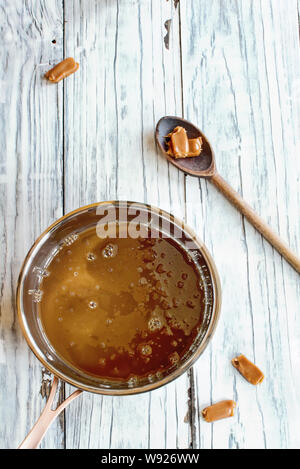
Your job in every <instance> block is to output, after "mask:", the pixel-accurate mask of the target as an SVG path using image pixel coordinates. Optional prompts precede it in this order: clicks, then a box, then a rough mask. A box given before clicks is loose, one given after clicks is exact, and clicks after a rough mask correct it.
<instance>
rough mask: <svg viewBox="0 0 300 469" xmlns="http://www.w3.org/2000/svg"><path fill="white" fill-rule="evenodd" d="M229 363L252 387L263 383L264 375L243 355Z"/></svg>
mask: <svg viewBox="0 0 300 469" xmlns="http://www.w3.org/2000/svg"><path fill="white" fill-rule="evenodd" d="M231 363H232V365H233V366H234V368H236V369H237V370H238V371H239V372H240V374H241V375H242V376H243V377H244V378H245V379H246V380H247V381H248V382H249V383H251V384H254V386H256V385H257V384H259V383H262V382H263V380H264V374H263V373H262V371H261V370H260V369H259V368H257V366H256V365H254V363H252V362H250V360H248V358H246V357H245V356H244V355H239V356H238V357H236V358H234V359H233V360H231Z"/></svg>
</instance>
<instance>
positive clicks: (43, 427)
mask: <svg viewBox="0 0 300 469" xmlns="http://www.w3.org/2000/svg"><path fill="white" fill-rule="evenodd" d="M57 384H58V379H57V378H56V377H54V379H53V382H52V386H51V391H50V395H49V398H48V401H47V403H46V406H45V408H44V410H43V412H42V413H41V415H40V417H39V419H38V420H37V422H36V423H35V425H34V427H33V428H32V429H31V431H30V432H29V433H28V435H27V436H26V438H25V440H24V441H23V442H22V443H21V444H20V446H19V447H18V449H36V448H37V447H38V445H39V444H40V442H41V441H42V439H43V438H44V435H45V434H46V432H47V430H48V428H49V427H50V425H51V423H52V422H53V420H55V419H56V417H57V416H58V415H59V414H60V413H61V412H62V411H63V410H64V409H65V408H66V407H67V406H68V405H69V404H70V402H72V401H73V400H74V399H76V397H77V396H79V395H80V394H81V393H82V391H80V390H79V389H77V391H74V392H73V394H71V395H70V396H69V397H68V398H67V399H66V400H65V401H63V402H62V403H61V404H60V405H59V406H58V407H57V409H55V410H52V409H51V407H52V404H53V401H54V397H55V392H56V389H57Z"/></svg>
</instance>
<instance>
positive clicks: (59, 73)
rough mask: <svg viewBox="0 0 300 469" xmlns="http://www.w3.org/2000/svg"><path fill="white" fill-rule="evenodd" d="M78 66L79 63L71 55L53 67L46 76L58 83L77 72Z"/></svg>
mask: <svg viewBox="0 0 300 469" xmlns="http://www.w3.org/2000/svg"><path fill="white" fill-rule="evenodd" d="M78 68H79V64H78V63H77V62H75V60H74V59H73V58H72V57H69V58H67V59H65V60H63V61H62V62H60V63H59V64H57V65H55V67H53V68H51V70H49V71H48V72H47V73H46V74H45V77H46V78H47V79H48V80H49V81H52V82H53V83H58V82H59V81H61V80H63V79H64V78H66V77H68V76H69V75H72V73H75V72H76V71H77V70H78Z"/></svg>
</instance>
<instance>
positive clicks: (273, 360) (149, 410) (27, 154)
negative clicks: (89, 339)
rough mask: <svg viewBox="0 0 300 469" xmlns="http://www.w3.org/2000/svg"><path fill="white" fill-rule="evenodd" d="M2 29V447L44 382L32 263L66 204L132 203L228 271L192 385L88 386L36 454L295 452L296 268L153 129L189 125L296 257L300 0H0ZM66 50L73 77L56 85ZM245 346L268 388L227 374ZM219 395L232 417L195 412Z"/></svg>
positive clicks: (28, 414)
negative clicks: (133, 389) (167, 154)
mask: <svg viewBox="0 0 300 469" xmlns="http://www.w3.org/2000/svg"><path fill="white" fill-rule="evenodd" d="M175 3H177V2H175ZM298 7H299V5H298ZM169 19H172V23H171V30H170V37H169V48H167V47H166V45H168V41H167V40H166V41H165V40H164V39H166V38H165V35H166V34H167V30H166V28H165V22H166V21H167V20H169ZM0 27H1V38H2V47H1V50H0V57H1V62H0V63H1V68H0V88H1V90H0V91H1V92H0V109H1V114H0V133H1V151H0V208H1V224H0V242H1V263H0V295H1V297H0V321H1V335H0V389H1V400H0V447H1V448H15V447H17V446H18V444H19V443H20V442H21V441H22V439H23V438H24V436H25V435H26V433H27V432H28V430H29V429H30V428H31V427H32V425H33V423H34V422H35V420H36V419H37V417H38V416H39V414H40V412H41V409H42V408H43V406H44V404H45V399H46V394H47V392H48V389H49V379H50V377H49V376H48V374H47V373H46V372H45V370H43V369H42V367H41V365H40V363H39V362H38V361H37V359H36V358H35V357H34V355H33V354H32V353H31V352H30V351H29V349H28V347H27V345H26V343H25V340H24V339H23V337H22V334H21V331H20V328H19V325H18V322H17V318H16V308H15V289H16V282H17V277H18V273H19V269H20V266H21V263H22V261H23V258H24V256H25V254H26V252H27V250H28V249H29V247H30V246H31V244H32V243H33V241H34V240H35V238H36V237H37V236H38V235H39V234H40V233H41V232H42V231H43V230H44V229H45V228H46V227H47V226H48V225H49V224H50V223H51V222H53V221H54V220H55V219H57V218H58V217H60V216H61V215H62V214H64V213H67V212H69V211H70V210H72V209H75V208H77V207H79V206H82V205H85V204H88V203H92V202H97V201H102V200H111V199H123V200H136V201H145V202H148V203H152V204H155V205H156V206H160V207H161V208H163V209H166V210H168V211H171V212H173V213H174V214H175V215H177V216H179V217H181V218H184V219H186V221H187V222H188V224H190V225H191V226H192V227H193V228H194V229H196V230H197V232H198V233H199V235H200V236H201V237H202V238H203V240H204V241H205V243H206V245H207V247H208V248H209V250H210V251H211V253H212V255H213V257H214V259H215V262H216V264H217V267H218V270H219V273H220V277H221V282H222V289H223V305H222V315H221V319H220V323H219V325H218V329H217V332H216V334H215V336H214V338H213V341H212V342H211V345H210V346H209V347H208V349H207V350H206V351H205V353H204V354H203V355H202V357H201V358H200V359H199V361H198V362H197V364H196V365H195V366H194V368H193V369H192V370H190V372H188V373H186V374H185V375H184V376H182V377H181V378H180V379H178V380H177V381H175V382H174V383H171V384H170V385H168V386H166V387H164V388H162V389H159V390H156V391H154V392H152V393H148V394H144V395H139V396H136V397H122V398H118V397H114V398H110V397H102V396H99V395H92V394H87V393H85V394H83V395H82V396H81V397H80V398H79V399H78V400H77V401H75V402H74V403H72V404H71V406H70V408H68V409H67V410H66V411H65V414H64V415H63V416H62V417H61V418H60V419H59V420H58V421H57V422H55V423H54V424H53V426H52V427H51V429H50V430H49V432H48V434H47V436H46V438H45V440H44V441H43V443H42V445H41V447H42V448H105V449H107V448H144V449H145V448H189V447H194V448H295V447H296V448H299V447H300V433H299V427H300V406H299V402H300V373H299V367H300V277H299V275H298V274H297V273H296V272H295V271H294V270H293V269H292V268H291V267H290V266H289V265H288V264H287V263H286V262H285V261H284V260H283V259H282V258H281V257H280V256H279V255H278V254H277V252H275V251H274V250H273V249H272V248H271V246H270V245H269V244H268V243H267V242H265V241H264V240H263V239H262V237H261V236H260V235H259V234H258V233H257V232H256V231H255V230H254V229H253V228H252V227H251V226H250V225H249V224H248V223H247V222H246V221H245V220H244V219H243V218H242V217H241V216H240V215H239V213H238V212H237V211H236V210H235V209H234V208H233V207H231V206H230V205H229V204H228V203H227V201H226V200H225V199H224V198H223V197H222V196H221V195H220V194H219V193H218V192H217V191H216V189H215V188H214V187H213V186H212V185H210V183H209V182H206V181H204V180H201V181H200V180H198V179H195V178H191V177H185V176H184V175H183V174H182V173H179V172H178V171H177V170H176V169H175V168H174V167H172V166H170V165H169V164H168V163H167V162H166V160H165V159H164V158H163V157H162V156H161V155H160V154H159V152H157V149H156V148H155V143H154V139H153V133H154V128H155V124H156V122H157V120H158V119H159V118H160V117H162V116H163V115H166V114H171V115H179V116H181V115H183V116H184V117H186V118H187V119H190V120H192V121H193V122H194V123H195V124H196V125H198V126H199V127H200V128H201V129H202V130H203V131H204V132H205V134H206V135H207V136H208V138H209V139H210V141H211V142H213V145H214V148H215V152H216V158H217V165H218V169H219V171H220V173H221V174H222V175H223V177H224V178H226V179H227V180H228V181H229V182H230V183H231V185H232V186H233V187H234V188H235V189H236V190H237V191H239V192H240V193H241V194H242V195H243V196H244V198H245V199H246V200H247V201H248V202H249V203H250V204H251V205H252V206H253V207H254V208H255V209H256V210H257V212H258V213H259V214H260V215H261V216H262V217H263V218H264V219H265V220H266V221H268V222H269V224H270V225H271V226H272V227H273V228H274V229H275V230H276V231H277V232H279V233H280V235H281V236H282V238H284V239H285V240H286V241H287V242H288V243H289V245H290V246H291V247H292V248H293V250H295V251H297V252H298V253H300V222H299V214H300V191H299V189H300V182H299V180H300V163H299V161H300V148H299V130H300V74H299V70H300V67H299V66H300V48H299V24H298V10H297V0H180V2H179V3H178V5H177V8H175V5H174V2H173V1H172V0H170V1H166V0H51V1H47V0H26V1H25V0H14V1H12V0H0ZM68 56H73V57H75V59H76V60H78V61H79V63H80V69H79V71H78V72H77V73H76V75H74V76H72V77H69V78H68V79H66V80H65V81H64V82H62V83H60V84H58V85H53V84H50V83H48V82H47V81H45V79H44V78H43V75H44V73H45V71H46V70H48V69H49V67H50V66H51V65H53V64H55V63H57V62H59V61H60V60H61V59H63V58H64V57H68ZM239 352H242V353H244V354H246V355H247V356H248V357H249V358H250V359H253V360H254V361H255V362H256V363H257V364H258V365H259V366H260V367H261V368H262V369H263V370H264V372H265V374H266V380H265V382H264V383H263V384H262V385H261V386H260V387H257V388H255V387H252V386H250V385H249V384H248V383H246V382H245V381H244V380H243V379H242V378H241V377H240V375H238V374H237V373H236V371H235V370H234V369H233V368H232V367H231V365H230V359H231V358H232V357H233V356H234V355H235V354H236V353H239ZM70 391H71V388H70V386H66V385H64V384H61V386H60V398H62V397H63V396H64V395H65V394H66V395H67V394H68V393H69V392H70ZM223 398H228V399H234V400H236V401H237V403H238V408H237V412H236V416H235V417H234V418H232V419H228V420H226V421H222V422H218V423H215V424H213V425H211V424H207V423H205V422H204V421H203V420H202V418H201V409H202V408H203V407H204V406H205V405H207V404H209V403H210V402H213V401H217V400H220V399H223Z"/></svg>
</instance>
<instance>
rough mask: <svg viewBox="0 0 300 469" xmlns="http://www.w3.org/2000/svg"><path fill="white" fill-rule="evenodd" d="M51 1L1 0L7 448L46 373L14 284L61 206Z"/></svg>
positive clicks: (38, 401)
mask: <svg viewBox="0 0 300 469" xmlns="http://www.w3.org/2000/svg"><path fill="white" fill-rule="evenodd" d="M46 3H47V5H46ZM48 3H49V2H35V1H28V2H13V3H12V2H9V1H2V2H1V9H0V24H1V36H2V37H3V40H4V45H3V47H2V48H1V72H0V73H1V77H0V78H1V88H2V89H1V104H0V107H1V114H0V129H1V142H2V151H1V156H0V158H1V163H0V168H1V170H0V204H1V220H2V222H1V224H0V240H1V253H2V262H1V264H0V288H1V290H0V291H1V298H0V321H1V336H0V337H1V338H0V371H1V372H0V380H1V381H0V383H1V404H0V421H1V429H0V441H1V443H0V446H1V447H2V448H3V447H4V448H15V447H17V446H18V444H19V443H20V442H21V441H22V439H23V438H24V437H25V435H26V433H27V432H28V430H30V428H31V427H32V425H33V423H34V422H35V420H36V418H37V417H38V416H39V414H40V412H41V409H42V408H43V406H44V404H45V398H42V396H41V394H40V390H41V383H42V390H43V391H45V389H46V387H45V385H46V384H47V380H43V377H45V374H44V373H43V371H42V368H41V366H40V363H39V362H38V361H37V360H36V358H35V357H34V355H33V354H32V353H31V352H30V351H29V349H28V347H27V345H26V344H25V340H24V339H23V337H22V335H21V331H20V329H19V327H18V322H17V318H16V311H15V290H16V283H17V278H18V274H19V270H20V267H21V264H22V262H23V259H24V257H25V254H26V252H27V250H28V249H29V248H30V246H31V245H32V243H33V241H34V240H35V238H36V237H37V236H38V235H39V234H40V233H41V231H42V230H44V229H45V228H46V227H47V226H48V225H49V223H51V222H52V221H53V220H55V219H56V218H57V217H59V216H60V215H61V214H62V200H63V197H62V122H61V119H60V117H61V115H62V93H61V90H59V89H58V88H56V87H54V88H53V87H51V86H48V83H47V82H46V81H45V80H44V79H43V74H44V73H45V71H46V70H47V67H48V66H49V63H51V61H53V60H56V59H57V57H59V58H60V57H61V56H62V42H60V45H59V38H60V39H61V38H62V34H61V32H62V27H61V26H62V22H61V19H62V4H61V2H59V1H53V2H51V5H49V6H48ZM57 33H58V35H57ZM54 37H57V39H58V43H57V45H56V46H54V45H53V44H52V42H51V41H52V39H53V38H54ZM62 424H63V421H61V420H60V421H57V422H56V424H55V425H54V426H53V427H52V429H51V430H50V432H49V433H48V435H47V445H48V446H52V447H61V445H62V444H63V433H62Z"/></svg>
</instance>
